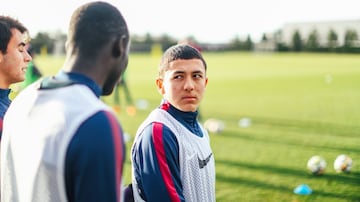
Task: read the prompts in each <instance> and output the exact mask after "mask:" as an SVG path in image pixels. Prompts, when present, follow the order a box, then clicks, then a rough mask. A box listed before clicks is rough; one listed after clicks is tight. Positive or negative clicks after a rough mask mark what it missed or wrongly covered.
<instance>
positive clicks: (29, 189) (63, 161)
mask: <svg viewBox="0 0 360 202" xmlns="http://www.w3.org/2000/svg"><path fill="white" fill-rule="evenodd" d="M66 51H67V54H66V59H65V63H64V66H63V67H62V70H60V71H59V73H58V74H57V75H55V76H53V77H45V78H43V79H40V80H39V81H37V82H35V83H33V84H31V85H30V86H28V87H27V88H26V89H24V90H23V91H21V92H20V93H19V95H18V96H17V97H16V98H15V99H14V101H13V103H12V105H11V106H10V107H9V110H8V113H7V114H6V115H5V119H4V131H3V142H2V146H1V161H2V163H1V196H2V201H34V202H38V201H107V202H111V201H121V200H122V198H123V194H122V192H121V184H122V173H123V163H124V159H125V158H124V153H125V145H124V142H123V134H122V128H121V125H120V124H119V122H118V120H117V118H116V115H115V113H114V112H113V111H112V109H111V108H109V107H108V106H107V105H105V104H104V103H103V102H102V101H101V100H100V99H99V97H100V96H101V95H109V94H111V93H112V91H113V88H114V86H115V84H116V82H117V81H118V80H119V77H120V76H121V74H122V73H123V72H124V71H125V69H126V67H127V64H128V51H129V32H128V28H127V25H126V22H125V20H124V18H123V16H122V14H121V13H120V11H119V10H118V9H117V8H116V7H114V6H112V5H111V4H109V3H105V2H92V3H87V4H84V5H82V6H80V7H79V8H77V9H76V10H75V11H74V13H73V14H72V16H71V20H70V25H69V30H68V38H67V42H66Z"/></svg>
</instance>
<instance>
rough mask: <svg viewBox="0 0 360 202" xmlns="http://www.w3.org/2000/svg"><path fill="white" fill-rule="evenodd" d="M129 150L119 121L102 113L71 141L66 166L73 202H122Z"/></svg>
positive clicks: (68, 190) (68, 188)
mask: <svg viewBox="0 0 360 202" xmlns="http://www.w3.org/2000/svg"><path fill="white" fill-rule="evenodd" d="M124 152H125V146H124V141H123V135H122V130H121V126H120V124H119V122H118V121H117V119H116V117H115V116H113V115H112V114H111V113H109V112H105V111H101V112H98V113H96V114H95V115H94V116H92V117H91V118H89V119H88V120H86V121H85V122H84V123H83V124H82V125H81V126H80V127H79V129H78V131H77V132H76V134H75V136H74V137H73V139H72V140H71V142H70V144H69V147H68V150H67V154H66V160H65V161H66V162H65V182H66V194H67V197H68V200H69V201H86V202H88V201H109V202H111V201H114V202H115V201H120V197H122V196H121V194H122V193H120V190H121V180H122V169H123V163H124V156H125V154H124Z"/></svg>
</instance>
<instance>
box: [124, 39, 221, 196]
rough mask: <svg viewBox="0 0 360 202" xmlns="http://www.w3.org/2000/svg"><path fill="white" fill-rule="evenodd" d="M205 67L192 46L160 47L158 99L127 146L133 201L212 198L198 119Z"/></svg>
mask: <svg viewBox="0 0 360 202" xmlns="http://www.w3.org/2000/svg"><path fill="white" fill-rule="evenodd" d="M206 68H207V66H206V62H205V60H204V58H203V56H202V55H201V53H200V52H199V51H198V50H196V49H195V48H194V47H192V46H189V45H186V44H179V45H175V46H172V47H170V48H169V49H167V50H166V51H165V53H164V55H163V57H162V60H161V63H160V68H159V77H158V78H157V79H156V86H157V89H158V91H159V93H160V94H161V95H162V97H163V99H162V103H161V105H160V106H159V107H158V108H157V109H154V110H153V111H152V112H151V113H150V115H149V116H148V117H147V118H146V120H145V121H144V122H143V123H142V125H141V126H140V127H139V129H138V132H137V134H136V137H135V140H134V143H133V146H132V150H131V152H132V153H131V160H132V190H133V194H134V199H135V201H162V202H164V201H206V202H211V201H215V161H214V155H213V152H212V149H211V147H210V142H209V141H210V140H209V135H208V133H207V132H206V130H204V128H203V127H202V126H201V125H200V123H199V122H198V121H197V116H198V112H197V109H198V106H199V104H200V102H201V100H202V98H203V95H204V93H205V88H206V85H207V82H208V78H207V76H206Z"/></svg>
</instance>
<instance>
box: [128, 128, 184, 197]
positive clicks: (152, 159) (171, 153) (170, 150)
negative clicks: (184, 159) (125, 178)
mask: <svg viewBox="0 0 360 202" xmlns="http://www.w3.org/2000/svg"><path fill="white" fill-rule="evenodd" d="M137 144H138V146H137V147H136V149H137V151H135V156H134V158H135V160H134V162H133V163H135V165H134V167H135V178H136V180H137V182H138V186H139V188H140V190H141V192H142V195H143V197H144V198H145V199H146V201H162V202H165V201H184V196H183V190H182V184H181V178H180V166H179V145H178V142H177V140H176V137H175V136H174V134H173V133H172V132H171V131H170V130H169V129H168V128H167V127H166V126H164V125H163V124H160V123H153V124H151V125H149V126H147V128H145V130H144V131H143V134H142V137H141V140H140V141H139V142H138V143H137Z"/></svg>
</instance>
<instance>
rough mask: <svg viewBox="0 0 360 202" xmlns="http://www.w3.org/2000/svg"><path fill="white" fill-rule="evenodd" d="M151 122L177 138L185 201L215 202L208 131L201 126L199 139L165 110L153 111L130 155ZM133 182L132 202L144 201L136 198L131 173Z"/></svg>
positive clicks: (137, 196) (213, 170)
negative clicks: (167, 130) (164, 126)
mask: <svg viewBox="0 0 360 202" xmlns="http://www.w3.org/2000/svg"><path fill="white" fill-rule="evenodd" d="M152 122H160V123H163V124H164V125H166V126H167V127H168V128H169V129H170V130H171V131H172V132H173V133H174V134H175V136H176V139H177V141H178V144H179V158H180V159H179V162H180V176H181V179H182V185H183V195H184V197H185V200H186V201H187V202H212V201H215V161H214V155H213V153H212V150H211V148H210V143H209V135H208V133H207V131H206V130H204V128H203V127H201V126H200V128H201V130H202V132H203V134H204V136H203V137H199V136H197V135H195V134H193V133H192V132H190V131H189V130H188V129H187V128H186V127H184V126H183V125H182V124H181V123H180V122H178V121H177V120H176V119H175V118H174V117H172V116H171V115H170V114H169V113H167V112H166V111H164V110H161V109H155V110H154V111H152V112H151V113H150V115H149V116H148V117H147V119H146V120H145V121H144V122H143V123H142V124H141V126H140V127H139V129H138V131H137V134H136V137H135V140H134V144H133V146H132V152H133V150H134V149H135V148H136V147H137V145H136V142H137V140H138V139H139V138H141V132H142V131H143V130H144V128H145V127H146V126H147V125H149V124H151V123H152ZM132 183H133V192H134V198H135V201H144V200H143V199H142V198H141V197H140V195H139V192H138V189H137V182H136V180H135V176H134V174H132Z"/></svg>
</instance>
